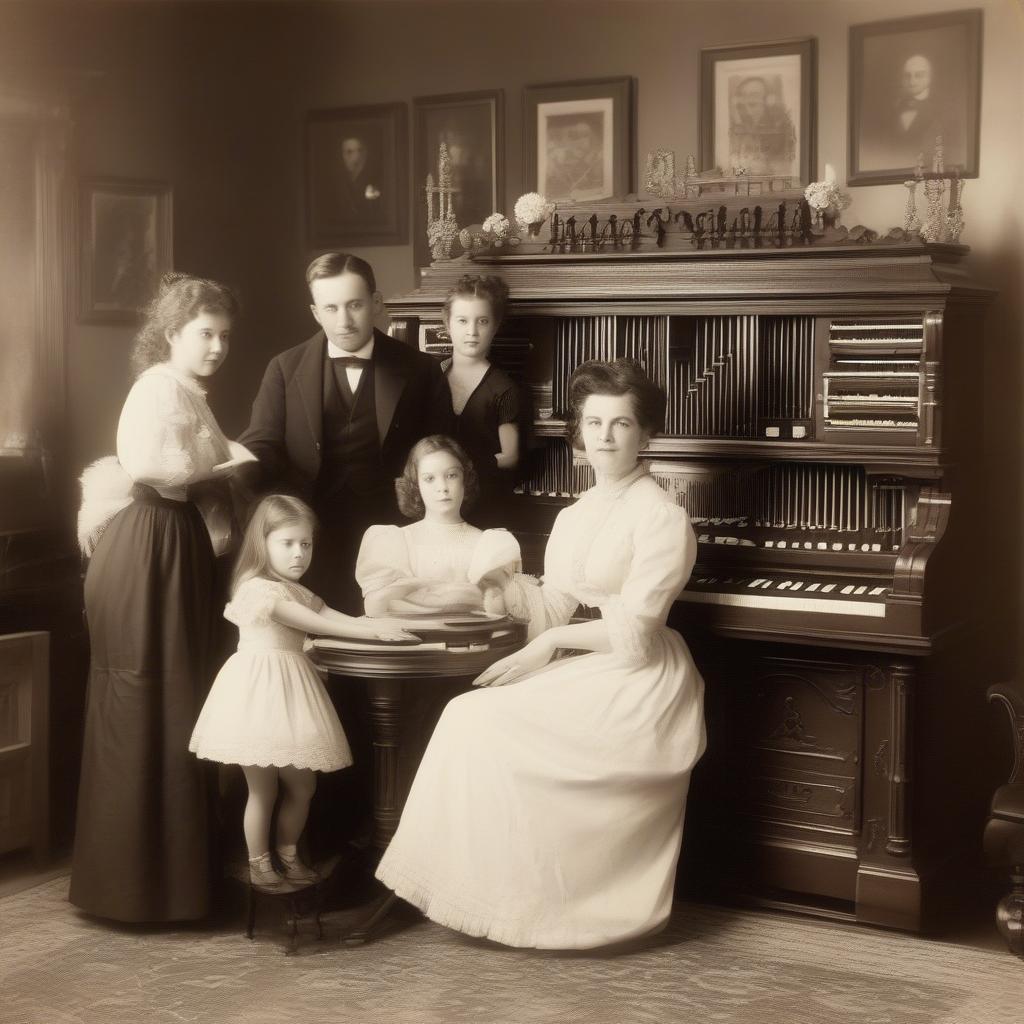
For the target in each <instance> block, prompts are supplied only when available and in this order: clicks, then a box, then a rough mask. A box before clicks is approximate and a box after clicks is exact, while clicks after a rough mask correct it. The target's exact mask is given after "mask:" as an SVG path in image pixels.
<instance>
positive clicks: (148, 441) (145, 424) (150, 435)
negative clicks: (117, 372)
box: [117, 373, 208, 487]
mask: <svg viewBox="0 0 1024 1024" xmlns="http://www.w3.org/2000/svg"><path fill="white" fill-rule="evenodd" d="M198 429H199V423H198V420H197V418H196V416H195V413H194V411H193V409H192V407H191V405H190V403H189V400H188V398H187V396H186V395H185V393H184V391H183V389H182V388H181V386H180V385H179V384H177V383H176V382H175V381H174V380H173V379H171V378H170V377H168V376H167V375H165V374H159V373H146V374H143V375H142V376H141V377H140V378H139V379H138V380H137V381H136V382H135V383H134V385H132V389H131V391H129V392H128V397H127V398H126V399H125V403H124V408H123V409H122V410H121V419H120V420H119V421H118V425H117V458H118V461H119V462H120V463H121V465H122V466H123V467H124V470H125V472H126V473H127V474H128V475H129V476H130V477H131V478H132V479H133V480H134V481H135V482H136V483H142V484H150V485H152V486H161V485H162V486H166V487H183V486H185V485H186V484H189V483H192V481H193V480H195V479H197V478H198V477H199V476H201V475H203V474H202V473H201V472H200V467H199V466H197V459H196V454H197V453H196V436H197V431H198ZM202 468H203V469H206V468H208V467H202Z"/></svg>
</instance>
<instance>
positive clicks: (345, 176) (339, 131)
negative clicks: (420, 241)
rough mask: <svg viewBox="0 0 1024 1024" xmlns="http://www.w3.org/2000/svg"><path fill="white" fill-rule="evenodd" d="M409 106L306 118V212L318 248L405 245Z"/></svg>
mask: <svg viewBox="0 0 1024 1024" xmlns="http://www.w3.org/2000/svg"><path fill="white" fill-rule="evenodd" d="M407 131H408V128H407V120H406V105H405V104H404V103H392V104H383V105H378V106H369V107H349V108H345V109H339V110H315V111H312V112H311V113H310V114H309V115H308V116H307V118H306V190H307V192H306V203H307V206H306V212H307V227H308V232H309V239H310V241H311V242H312V243H313V244H315V245H404V244H405V242H406V240H407V239H408V237H409V225H408V220H407V218H408V214H407V210H408V205H407V202H408V187H409V182H408V174H409V170H408V163H407V153H408V140H407V137H406V132H407Z"/></svg>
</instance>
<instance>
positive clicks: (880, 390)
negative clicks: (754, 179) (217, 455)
mask: <svg viewBox="0 0 1024 1024" xmlns="http://www.w3.org/2000/svg"><path fill="white" fill-rule="evenodd" d="M582 219H585V218H582ZM580 222H582V220H581V221H580ZM646 244H647V243H643V242H642V241H641V242H640V243H639V244H636V245H634V246H633V248H632V249H631V250H630V251H628V252H626V251H612V250H610V251H607V252H600V253H597V252H587V253H581V254H575V253H569V252H565V251H553V252H550V253H533V254H529V253H528V254H525V255H524V254H515V253H513V254H511V255H507V256H501V255H494V256H487V255H484V256H480V257H474V258H473V259H472V260H470V259H462V260H455V261H450V262H447V263H437V264H434V265H433V266H432V267H430V268H426V269H424V271H423V278H422V285H421V287H420V288H419V289H418V290H416V291H414V292H412V293H410V294H408V295H404V296H400V297H398V298H396V299H393V300H390V301H389V303H388V307H389V311H390V313H391V315H392V324H393V333H394V334H396V335H397V336H399V337H403V338H405V339H406V340H407V341H409V342H410V343H412V344H416V343H417V342H418V341H422V342H424V343H426V342H427V340H428V339H430V338H431V337H432V336H433V335H434V333H435V332H436V330H437V328H438V325H439V324H440V320H441V306H442V303H443V301H444V298H445V294H446V291H447V289H448V288H449V287H450V286H451V285H452V284H453V283H454V282H455V280H456V279H457V277H458V276H460V275H461V274H463V273H467V272H474V271H476V272H481V273H498V274H500V275H501V276H502V277H504V278H505V280H506V282H507V283H508V284H509V287H510V290H511V304H510V317H509V320H508V322H507V323H506V325H505V327H504V328H503V331H502V336H501V343H502V344H503V345H504V346H505V350H512V349H516V348H517V347H518V351H519V353H520V355H519V356H518V357H517V360H516V363H515V365H516V366H517V367H518V368H520V369H521V372H522V377H521V380H522V382H523V386H524V388H528V389H529V390H530V392H531V393H532V394H533V395H534V396H535V398H536V399H537V402H538V420H537V422H536V424H535V428H534V433H535V438H534V444H533V449H534V451H533V455H532V458H531V459H530V461H529V462H528V464H527V466H526V469H525V472H524V474H523V481H522V484H521V486H520V496H519V497H518V499H517V500H516V501H515V502H513V503H510V505H509V520H508V523H507V525H508V526H509V527H510V528H512V529H514V530H515V532H516V534H517V536H518V537H519V539H520V543H521V545H522V548H523V552H524V560H525V561H526V563H527V565H526V568H527V570H528V571H534V572H536V571H539V570H540V568H541V555H542V552H543V548H544V543H545V541H546V537H547V534H548V532H549V530H550V525H551V522H552V521H553V518H554V516H555V514H556V513H557V511H558V509H559V508H561V507H562V506H564V504H565V503H566V502H568V501H571V500H572V499H573V498H574V497H575V496H576V495H578V494H580V493H581V492H582V491H584V490H586V489H587V488H588V487H590V486H591V485H592V483H593V472H592V470H591V468H590V466H589V465H588V464H587V463H586V462H585V461H584V460H582V459H581V457H580V455H579V453H574V452H573V451H572V449H571V448H570V446H569V445H568V443H567V442H566V440H565V436H564V432H565V423H564V417H565V415H566V412H567V408H566V407H567V400H568V389H567V384H568V379H569V376H570V375H571V373H572V371H573V369H574V368H575V367H576V366H577V365H579V363H581V362H583V361H584V360H586V359H612V358H616V357H620V356H627V357H630V358H633V359H636V360H637V361H639V362H640V364H641V365H642V366H643V367H644V369H645V371H646V372H647V373H648V375H649V376H651V377H652V378H653V379H654V380H656V381H657V382H659V383H660V384H661V386H662V387H663V388H664V389H665V391H666V394H667V397H668V411H667V419H666V429H665V432H664V433H663V434H662V435H660V436H658V437H655V438H653V439H652V441H651V443H650V445H649V448H648V451H647V452H646V453H645V456H644V457H645V458H646V460H647V463H648V468H649V470H650V472H651V474H652V475H653V476H654V478H655V479H656V480H657V481H658V483H659V484H660V485H661V486H662V487H663V488H664V489H665V490H666V492H667V493H668V494H669V495H670V496H671V497H672V499H673V500H674V501H676V502H678V503H679V504H680V505H682V506H683V507H685V508H686V509H687V511H688V512H689V515H690V518H691V521H692V522H693V524H694V529H695V532H696V535H697V539H698V552H697V563H696V566H695V568H694V572H693V574H692V577H691V579H690V581H689V582H688V584H687V586H686V589H685V590H684V592H683V593H682V594H681V595H680V599H679V601H678V603H677V605H676V610H675V612H674V616H673V619H672V624H673V625H675V626H676V627H677V628H679V629H680V631H681V632H682V633H683V634H684V636H685V637H686V639H687V641H688V642H689V643H690V644H691V646H692V647H693V649H694V651H695V655H696V657H697V659H698V664H699V666H700V668H701V671H702V673H703V675H704V677H705V681H706V688H705V694H706V701H707V705H706V706H707V717H708V735H709V747H708V752H707V754H706V755H705V758H704V761H703V763H702V764H701V765H700V766H698V771H697V773H696V774H695V777H694V785H693V787H692V789H691V800H690V804H689V808H688V814H689V816H690V817H689V822H688V824H687V837H688V838H687V842H686V843H685V844H684V857H685V858H687V859H686V861H685V862H684V866H683V869H682V873H681V876H682V877H683V878H689V877H693V878H696V879H699V880H700V882H699V884H700V886H701V887H702V891H706V889H707V887H708V886H709V885H711V884H721V885H722V886H723V887H724V888H726V889H728V890H729V891H730V892H731V893H732V894H733V895H735V894H737V893H743V894H746V895H747V896H750V897H752V898H762V899H770V900H771V901H772V902H773V904H774V905H779V904H782V905H798V906H807V905H811V904H813V905H814V906H815V907H816V909H817V911H819V912H824V910H823V908H830V912H831V911H834V910H836V908H839V912H841V913H844V914H846V915H847V916H851V917H854V918H856V919H857V920H862V921H870V922H873V923H876V924H885V925H890V926H896V927H902V928H911V929H918V928H921V927H923V925H924V923H925V920H926V913H927V910H928V908H929V898H928V893H927V892H926V881H925V880H926V879H927V878H929V877H931V876H935V877H941V868H942V865H941V864H940V863H939V862H940V861H943V860H944V858H945V857H946V856H947V855H948V854H950V853H951V851H952V849H953V847H954V846H955V842H954V840H955V839H956V838H957V837H956V836H953V835H951V834H950V829H949V822H950V821H951V820H959V821H963V822H965V823H967V824H965V826H964V829H963V835H962V838H963V841H964V845H965V846H969V845H970V843H971V835H970V828H971V827H972V826H971V823H972V822H973V823H975V824H977V826H978V828H979V830H980V823H981V821H982V820H983V818H984V814H985V801H986V799H987V794H986V793H985V792H984V791H983V790H980V789H979V787H978V786H976V785H972V780H971V779H970V778H969V777H967V776H965V775H964V774H963V772H962V769H961V767H960V762H959V761H958V759H957V758H956V757H951V756H950V751H956V750H963V749H965V748H966V747H968V746H969V745H970V744H972V743H974V744H978V743H983V742H984V741H983V740H982V739H981V738H980V735H981V733H980V730H982V729H983V728H984V727H985V723H984V709H985V703H984V699H983V695H984V689H985V685H986V682H987V680H985V678H984V675H983V674H982V673H980V672H978V671H977V666H976V661H975V660H974V659H975V657H976V656H975V654H974V652H973V649H972V648H971V647H970V645H969V643H968V639H969V637H970V636H971V630H972V628H973V616H974V613H975V608H974V607H973V605H972V602H971V601H970V600H965V594H967V595H969V594H971V593H973V591H972V589H971V588H972V586H973V585H974V583H975V581H974V572H975V568H974V565H973V563H972V549H971V545H970V544H969V543H968V541H967V536H968V533H969V530H970V529H971V528H972V526H976V525H977V524H979V523H981V522H982V517H981V516H980V514H979V511H978V496H979V494H980V493H981V491H982V489H983V488H982V486H981V484H980V483H979V482H978V480H977V479H976V478H974V476H973V474H974V472H975V469H976V466H977V463H978V459H977V453H976V451H975V449H974V447H973V446H974V445H975V444H976V443H977V416H978V413H977V410H978V409H980V407H981V396H980V379H981V378H980V374H981V355H980V319H981V316H982V313H983V310H984V304H985V303H986V302H988V301H989V299H990V297H991V296H990V293H989V292H987V291H986V290H984V289H981V288H978V287H976V286H974V285H972V284H971V283H970V282H969V280H968V279H967V277H966V275H965V273H964V272H963V270H962V268H961V267H960V266H958V264H959V263H960V261H961V259H962V256H963V253H964V250H963V249H962V248H961V247H957V246H924V245H920V244H912V243H908V244H905V245H876V246H848V247H837V248H829V249H821V250H818V249H802V250H797V249H787V248H785V247H782V248H778V247H776V248H771V249H762V250H760V251H758V250H729V251H722V250H717V251H716V250H714V249H711V250H707V249H705V250H704V251H689V252H688V251H685V249H682V250H680V249H676V250H674V251H659V250H658V249H657V247H656V246H653V245H650V246H647V247H646V248H645V245H646ZM940 853H941V856H940Z"/></svg>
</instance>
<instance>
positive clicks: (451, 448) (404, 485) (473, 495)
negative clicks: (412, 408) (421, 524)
mask: <svg viewBox="0 0 1024 1024" xmlns="http://www.w3.org/2000/svg"><path fill="white" fill-rule="evenodd" d="M434 452H448V453H449V454H450V455H454V456H455V458H456V459H458V460H459V464H460V465H461V466H462V486H463V489H464V491H465V495H464V497H463V499H462V507H463V508H467V507H469V506H470V505H472V504H473V502H474V501H476V499H477V498H478V497H479V495H480V481H479V480H478V479H477V475H476V470H475V469H474V468H473V461H472V459H470V457H469V456H468V455H467V454H466V452H465V451H464V449H463V447H462V445H460V444H459V443H458V441H453V440H452V439H451V438H450V437H446V436H445V435H444V434H431V435H430V437H425V438H423V440H422V441H417V442H416V444H414V445H413V446H412V450H411V451H410V452H409V457H408V458H407V459H406V460H405V469H403V470H402V475H401V476H400V477H396V479H395V494H396V495H397V496H398V510H399V511H400V512H401V513H402V515H403V516H405V517H406V519H422V518H423V516H424V515H425V514H426V509H425V508H424V507H423V497H422V495H421V494H420V481H419V465H420V460H421V459H422V458H423V457H424V456H425V455H432V454H433V453H434Z"/></svg>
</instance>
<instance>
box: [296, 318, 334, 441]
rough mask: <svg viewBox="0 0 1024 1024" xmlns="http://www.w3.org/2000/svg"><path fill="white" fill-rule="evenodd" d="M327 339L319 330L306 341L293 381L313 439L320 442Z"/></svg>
mask: <svg viewBox="0 0 1024 1024" xmlns="http://www.w3.org/2000/svg"><path fill="white" fill-rule="evenodd" d="M326 345H327V341H326V339H325V337H324V334H323V332H322V331H321V332H319V333H317V334H316V335H314V336H313V337H312V338H310V339H309V341H308V342H306V350H305V351H304V352H303V353H302V357H301V358H300V360H299V365H298V367H297V369H296V372H295V383H296V386H297V388H298V391H299V398H300V399H301V400H302V408H303V411H304V412H305V413H306V419H307V421H308V422H309V432H310V434H312V435H313V440H314V441H315V442H316V443H317V444H320V443H321V442H322V441H323V439H324V358H325V355H324V349H325V347H326Z"/></svg>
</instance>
